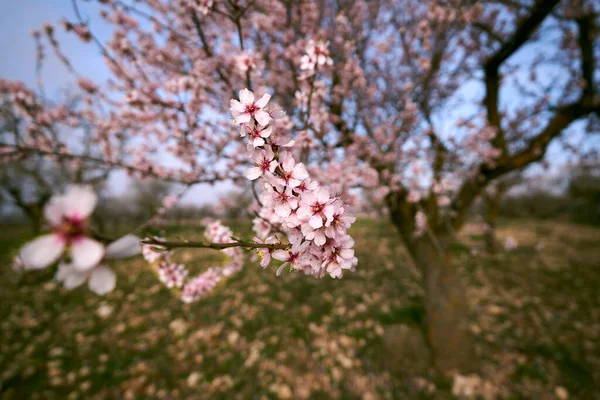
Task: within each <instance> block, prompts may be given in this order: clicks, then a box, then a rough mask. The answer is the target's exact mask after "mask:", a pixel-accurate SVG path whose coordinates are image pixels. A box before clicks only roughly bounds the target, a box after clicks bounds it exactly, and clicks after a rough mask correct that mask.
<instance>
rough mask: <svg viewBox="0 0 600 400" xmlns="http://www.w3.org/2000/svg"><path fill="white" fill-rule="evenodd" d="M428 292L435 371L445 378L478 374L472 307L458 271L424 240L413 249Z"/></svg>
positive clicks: (446, 258) (429, 322) (435, 247)
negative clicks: (456, 373)
mask: <svg viewBox="0 0 600 400" xmlns="http://www.w3.org/2000/svg"><path fill="white" fill-rule="evenodd" d="M410 247H412V249H411V250H410V252H411V254H412V257H413V260H414V262H415V263H416V264H417V266H418V268H419V270H420V271H421V273H422V279H423V285H424V288H425V314H426V327H425V331H426V333H427V341H428V343H429V346H430V347H431V351H432V354H433V361H434V366H435V368H436V369H437V370H438V371H440V372H442V373H443V374H452V373H453V372H461V373H463V374H464V373H469V372H474V371H477V370H478V363H477V357H476V354H475V348H474V344H473V338H472V334H471V331H470V330H469V304H468V301H467V296H466V292H465V286H464V284H463V282H462V280H461V277H460V274H459V271H458V268H457V267H456V265H455V264H454V263H453V262H452V260H451V259H450V256H449V255H448V254H447V253H443V254H440V251H439V249H438V248H437V246H436V245H435V244H434V243H433V242H432V241H431V240H430V239H429V238H422V239H419V240H417V241H415V242H414V243H413V244H411V245H410Z"/></svg>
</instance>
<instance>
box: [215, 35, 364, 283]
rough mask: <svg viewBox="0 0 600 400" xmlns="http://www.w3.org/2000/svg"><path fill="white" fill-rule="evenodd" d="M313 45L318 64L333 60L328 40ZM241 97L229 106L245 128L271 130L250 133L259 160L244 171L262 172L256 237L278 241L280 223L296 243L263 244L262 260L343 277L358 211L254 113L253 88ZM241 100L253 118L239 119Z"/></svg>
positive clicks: (350, 265) (351, 259)
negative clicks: (280, 247) (354, 212)
mask: <svg viewBox="0 0 600 400" xmlns="http://www.w3.org/2000/svg"><path fill="white" fill-rule="evenodd" d="M310 49H312V50H311V52H312V53H311V54H313V55H315V54H316V58H315V61H314V62H315V65H317V64H319V65H322V64H327V63H328V62H329V61H328V59H327V57H328V56H327V57H326V54H328V53H323V51H325V50H324V49H326V46H324V45H322V44H317V45H315V44H314V43H313V44H312V45H311V47H310ZM323 57H325V58H323ZM264 98H267V99H270V96H269V95H267V94H265V95H264V96H263V97H262V99H264ZM240 99H241V102H238V101H236V100H232V101H231V104H232V106H231V112H232V115H233V117H234V119H235V120H236V123H237V124H239V125H242V131H244V132H250V131H253V130H255V129H256V127H258V126H260V128H259V129H260V132H262V131H265V130H269V135H260V134H258V135H257V134H254V136H253V135H251V134H247V136H248V137H249V146H248V147H249V157H250V159H251V160H252V161H253V162H254V165H255V166H254V167H252V168H250V169H248V171H247V172H246V177H247V178H248V179H250V180H257V179H259V178H262V189H263V190H262V193H261V195H260V202H261V204H262V208H261V209H260V211H259V213H258V217H257V218H256V219H255V220H254V231H255V233H256V235H257V238H255V239H254V240H255V242H257V243H263V242H262V241H261V238H266V240H265V242H264V243H277V242H278V240H277V239H276V238H274V237H268V238H267V236H269V235H270V233H271V232H272V231H273V230H275V229H276V230H278V231H281V232H283V233H285V234H286V235H287V237H288V240H289V243H290V244H291V245H292V246H291V249H289V250H276V251H270V250H269V249H268V248H264V249H259V250H258V253H259V256H260V257H261V266H262V267H263V268H266V267H267V266H268V265H269V263H270V261H271V259H276V260H280V261H283V264H282V265H281V267H280V268H279V270H278V271H277V274H278V275H279V274H280V273H281V271H282V270H283V269H284V268H286V267H289V268H290V269H293V270H302V271H304V272H305V273H308V274H312V275H314V276H317V277H322V276H324V275H325V274H329V275H330V276H331V277H333V278H340V277H341V276H342V271H343V270H353V269H354V267H355V266H356V264H357V262H358V261H357V259H356V257H355V256H354V250H353V245H354V241H353V240H352V238H351V237H350V236H349V235H348V234H347V233H346V231H347V229H348V228H349V227H350V225H351V224H352V223H353V222H354V221H355V217H354V216H352V214H351V213H350V211H349V209H348V206H347V205H346V204H344V202H343V201H342V200H341V199H340V198H338V197H336V196H332V195H331V194H330V192H329V190H328V189H327V188H325V187H321V186H320V185H319V183H318V182H316V181H313V180H311V179H310V176H309V173H308V171H307V170H306V167H305V166H304V164H303V163H301V162H298V161H296V159H295V157H294V155H293V153H292V151H291V150H292V149H291V148H290V144H289V143H288V145H286V148H285V149H284V146H281V145H279V144H277V143H275V142H274V140H273V137H272V136H271V133H272V128H273V127H272V126H271V125H272V124H265V123H263V122H264V121H260V120H259V117H258V116H257V114H256V113H257V111H256V110H257V109H258V108H257V107H256V106H252V104H254V103H253V101H254V94H253V93H252V92H250V91H249V90H248V89H243V90H242V91H240ZM240 104H246V107H248V105H247V104H250V107H251V111H252V112H254V114H255V115H251V112H249V111H248V112H247V113H246V114H247V115H249V116H250V118H247V117H246V118H244V121H245V122H240V119H239V115H240V113H241V112H242V107H241V106H240ZM264 105H266V102H262V103H261V108H260V110H261V111H262V107H264ZM267 122H269V121H267ZM257 139H258V140H257ZM292 144H293V143H292ZM215 229H216V228H215Z"/></svg>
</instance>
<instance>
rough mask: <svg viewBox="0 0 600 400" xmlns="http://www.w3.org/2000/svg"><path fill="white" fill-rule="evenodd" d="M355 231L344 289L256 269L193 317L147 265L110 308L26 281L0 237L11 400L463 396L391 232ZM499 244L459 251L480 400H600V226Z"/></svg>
mask: <svg viewBox="0 0 600 400" xmlns="http://www.w3.org/2000/svg"><path fill="white" fill-rule="evenodd" d="M355 225H356V227H354V228H353V231H352V234H353V235H354V237H355V239H356V243H357V244H356V250H357V256H358V258H359V265H358V269H357V271H356V272H355V273H348V274H347V275H346V276H345V277H344V279H343V280H339V281H334V280H332V279H329V278H327V279H323V280H315V279H313V278H310V277H305V276H304V275H300V274H297V273H294V274H292V273H286V274H283V275H282V276H281V277H279V278H277V277H276V276H275V269H274V268H271V269H270V270H267V271H263V270H262V269H261V268H260V267H259V266H258V265H257V264H250V263H249V264H248V265H247V266H246V268H245V269H244V270H243V271H242V272H241V273H240V274H238V275H236V276H234V277H233V278H231V279H230V280H229V281H227V282H226V284H224V285H223V286H222V287H219V288H218V289H217V290H216V291H215V293H214V294H213V295H211V296H210V297H208V298H206V299H205V300H203V301H201V302H199V303H195V304H191V305H185V304H183V303H181V302H180V301H179V300H178V299H176V298H174V297H173V296H172V294H171V293H170V292H169V291H168V290H166V289H165V288H164V287H163V286H162V285H161V284H160V283H159V282H158V281H156V279H155V277H154V276H153V274H151V273H149V271H148V268H147V266H146V265H145V263H144V262H143V260H141V259H134V260H131V261H127V262H121V263H117V264H115V265H114V266H115V268H116V270H117V272H118V283H117V289H116V290H115V291H114V292H112V293H110V294H109V295H107V296H105V297H99V296H96V295H95V294H93V293H92V292H90V291H88V290H87V288H79V289H77V290H74V291H65V290H64V289H62V288H60V287H59V286H57V285H56V284H55V283H54V282H53V281H52V275H53V272H52V271H50V270H48V271H43V272H29V273H25V274H17V273H15V272H13V271H12V270H11V268H10V257H11V255H14V252H15V251H16V249H17V248H18V246H19V244H21V243H23V241H24V240H26V239H27V237H28V235H27V233H26V232H24V231H22V230H19V229H17V228H8V227H3V229H2V230H1V232H0V243H1V245H2V249H1V250H0V251H1V252H0V259H1V260H2V268H1V270H0V285H1V286H0V321H1V322H0V324H1V325H0V398H2V399H19V400H20V399H36V398H37V399H94V398H108V399H122V398H124V399H136V398H164V399H180V398H188V399H205V398H206V399H219V398H223V399H232V398H240V399H263V398H264V399H270V398H280V399H292V398H301V399H329V398H341V399H361V398H362V399H378V398H381V399H396V398H397V399H404V398H411V399H412V398H417V399H446V398H452V397H453V396H452V386H453V382H452V381H451V380H446V379H443V378H439V377H436V375H435V374H434V373H433V371H431V370H430V368H429V362H428V352H427V348H426V346H425V345H424V344H423V340H422V339H421V336H420V335H419V334H418V332H419V329H420V328H421V321H422V320H423V309H422V306H421V303H422V291H421V289H420V286H419V275H418V273H417V271H416V270H415V269H414V267H413V266H412V265H411V263H410V261H409V260H408V257H407V255H406V252H405V251H404V249H403V248H402V246H401V244H400V243H399V241H398V238H397V236H396V234H395V232H394V230H393V228H392V227H391V226H389V225H388V224H387V223H385V222H378V221H359V222H358V223H357V224H355ZM176 231H177V233H178V234H181V235H182V236H183V235H184V236H185V237H187V238H193V237H194V236H196V237H199V236H200V235H201V232H200V231H194V230H192V229H190V228H187V229H185V228H179V229H177V230H176ZM170 233H171V234H172V233H175V230H171V231H170ZM499 236H500V237H501V238H506V237H508V236H513V237H514V238H516V239H517V240H518V242H519V247H518V248H517V249H516V250H513V251H510V252H503V253H501V254H498V255H495V256H488V255H485V254H484V253H483V252H482V248H483V238H482V235H481V231H480V230H479V229H477V228H476V227H475V228H472V229H467V230H466V231H465V233H463V234H462V237H461V239H462V240H461V243H462V244H461V245H457V246H455V248H454V249H453V251H455V252H456V261H457V263H459V265H460V266H461V268H462V271H463V272H464V276H465V280H466V281H467V282H468V283H469V289H468V295H469V299H470V301H471V303H472V309H473V317H472V323H471V329H472V331H473V332H474V333H475V338H476V339H475V340H476V345H477V350H478V353H479V354H480V356H481V358H482V373H481V379H482V380H481V382H480V388H481V392H480V393H481V394H482V395H485V396H488V398H493V397H499V398H510V399H529V398H532V399H555V398H563V399H564V398H567V397H568V398H571V399H573V398H576V399H593V398H595V397H594V396H596V393H600V291H599V290H598V288H599V287H600V229H594V228H590V227H583V226H577V225H571V224H567V223H559V222H540V221H524V220H519V221H505V222H504V223H503V224H502V225H501V227H500V229H499ZM540 243H541V244H540ZM541 247H543V249H542V248H541ZM179 257H181V258H182V259H184V260H193V261H189V264H190V265H192V267H193V268H196V269H201V268H206V267H208V266H210V265H209V262H210V263H214V262H219V257H215V255H214V253H210V252H207V251H198V250H186V251H184V252H182V253H180V254H179ZM565 396H567V397H565Z"/></svg>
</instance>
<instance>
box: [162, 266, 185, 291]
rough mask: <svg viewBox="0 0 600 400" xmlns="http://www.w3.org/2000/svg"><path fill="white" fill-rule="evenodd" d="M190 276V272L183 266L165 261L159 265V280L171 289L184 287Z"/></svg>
mask: <svg viewBox="0 0 600 400" xmlns="http://www.w3.org/2000/svg"><path fill="white" fill-rule="evenodd" d="M187 276H188V270H187V269H185V266H184V265H183V264H177V263H171V262H167V261H163V262H161V263H160V264H158V279H159V280H160V281H161V282H162V283H164V284H165V286H166V287H168V288H169V289H172V288H174V287H175V288H180V287H182V286H183V283H184V281H185V279H186V278H187Z"/></svg>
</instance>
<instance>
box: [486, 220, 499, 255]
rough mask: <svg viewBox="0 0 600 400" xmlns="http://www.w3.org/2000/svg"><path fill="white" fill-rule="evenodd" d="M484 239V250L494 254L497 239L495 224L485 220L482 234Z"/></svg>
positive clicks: (496, 249) (496, 247) (496, 248)
mask: <svg viewBox="0 0 600 400" xmlns="http://www.w3.org/2000/svg"><path fill="white" fill-rule="evenodd" d="M483 238H484V240H485V250H486V251H487V252H488V253H490V254H495V253H496V252H497V251H498V240H497V239H496V224H495V223H494V224H490V223H489V222H487V226H486V228H485V233H484V234H483Z"/></svg>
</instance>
